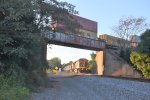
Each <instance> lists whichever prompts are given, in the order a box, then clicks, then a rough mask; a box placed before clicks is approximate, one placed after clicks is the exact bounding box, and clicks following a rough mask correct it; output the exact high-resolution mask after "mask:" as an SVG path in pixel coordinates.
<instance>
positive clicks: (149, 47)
mask: <svg viewBox="0 0 150 100" xmlns="http://www.w3.org/2000/svg"><path fill="white" fill-rule="evenodd" d="M140 39H141V42H140V43H139V44H138V50H139V51H140V52H141V53H146V54H149V55H150V29H147V30H146V31H145V32H144V33H143V34H142V35H141V37H140Z"/></svg>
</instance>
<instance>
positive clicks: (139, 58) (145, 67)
mask: <svg viewBox="0 0 150 100" xmlns="http://www.w3.org/2000/svg"><path fill="white" fill-rule="evenodd" d="M130 60H131V62H132V63H133V65H134V67H135V68H136V69H137V70H139V71H140V72H141V73H142V74H143V76H144V77H145V78H150V55H148V54H142V53H139V52H132V53H131V57H130Z"/></svg>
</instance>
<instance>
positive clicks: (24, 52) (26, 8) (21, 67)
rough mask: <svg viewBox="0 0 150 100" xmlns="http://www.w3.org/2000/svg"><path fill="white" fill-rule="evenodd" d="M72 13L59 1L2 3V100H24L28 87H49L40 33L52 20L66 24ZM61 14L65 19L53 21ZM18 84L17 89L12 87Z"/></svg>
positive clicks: (13, 0)
mask: <svg viewBox="0 0 150 100" xmlns="http://www.w3.org/2000/svg"><path fill="white" fill-rule="evenodd" d="M63 7H64V8H63ZM70 9H72V10H73V9H74V8H72V6H71V5H69V4H68V3H64V2H58V1H57V0H46V1H44V0H0V75H3V76H4V77H1V78H0V80H1V81H0V87H1V88H0V99H1V100H23V97H25V95H27V94H28V89H26V88H25V87H30V88H32V87H35V86H39V85H45V84H46V82H47V77H46V68H47V63H46V60H45V61H44V60H43V58H42V57H43V54H42V53H43V51H42V50H43V48H42V46H43V42H44V43H45V39H44V38H43V37H41V32H42V31H45V30H46V28H47V27H48V25H47V24H48V23H47V21H50V19H49V17H51V18H52V19H56V20H66V19H65V16H69V13H68V12H69V10H70ZM60 13H61V14H60ZM58 14H59V15H62V16H64V15H65V16H64V17H60V16H59V17H52V16H58ZM68 18H70V17H68ZM68 20H69V19H68ZM49 23H50V22H49ZM10 76H13V77H14V78H15V79H14V80H13V79H9V78H10ZM16 79H17V80H16ZM2 80H3V81H2ZM10 80H11V81H10ZM15 80H16V82H14V84H17V85H13V84H10V83H12V82H13V81H15ZM18 81H19V82H18ZM4 82H6V83H4ZM24 86H25V87H24ZM16 95H17V96H16Z"/></svg>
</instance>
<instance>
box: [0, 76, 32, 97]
mask: <svg viewBox="0 0 150 100" xmlns="http://www.w3.org/2000/svg"><path fill="white" fill-rule="evenodd" d="M0 80H1V81H0V100H27V99H28V97H29V89H28V88H26V87H24V86H23V85H22V83H20V82H19V81H18V80H17V79H16V78H15V77H13V76H11V77H5V76H4V75H0Z"/></svg>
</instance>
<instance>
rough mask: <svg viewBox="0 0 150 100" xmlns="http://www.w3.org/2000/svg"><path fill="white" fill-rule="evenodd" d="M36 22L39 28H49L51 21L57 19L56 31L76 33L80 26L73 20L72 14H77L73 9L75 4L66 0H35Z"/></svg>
mask: <svg viewBox="0 0 150 100" xmlns="http://www.w3.org/2000/svg"><path fill="white" fill-rule="evenodd" d="M34 5H35V9H34V10H35V12H36V16H37V19H36V22H37V25H38V27H39V28H40V29H42V30H47V29H48V30H49V28H50V26H51V27H52V22H55V21H57V23H58V26H62V27H57V30H56V31H59V32H66V30H67V31H68V32H71V33H76V31H77V29H78V28H80V27H81V26H80V25H79V23H78V22H77V21H76V20H74V18H73V17H72V14H78V12H77V11H76V10H74V8H75V6H74V5H72V4H70V3H67V2H59V1H58V0H35V2H34Z"/></svg>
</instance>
